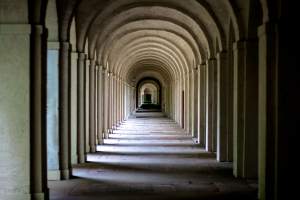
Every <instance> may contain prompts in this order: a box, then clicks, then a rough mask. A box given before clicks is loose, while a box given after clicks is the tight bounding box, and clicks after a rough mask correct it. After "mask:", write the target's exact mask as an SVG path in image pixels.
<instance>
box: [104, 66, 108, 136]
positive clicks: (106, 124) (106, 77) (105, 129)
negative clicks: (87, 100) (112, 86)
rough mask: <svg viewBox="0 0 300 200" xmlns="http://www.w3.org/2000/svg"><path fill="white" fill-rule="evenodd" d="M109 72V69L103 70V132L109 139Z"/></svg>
mask: <svg viewBox="0 0 300 200" xmlns="http://www.w3.org/2000/svg"><path fill="white" fill-rule="evenodd" d="M108 81H109V79H108V73H107V69H104V70H103V84H104V85H103V90H104V92H103V133H104V138H105V139H108V112H109V109H108V105H109V104H108V96H109V93H108Z"/></svg>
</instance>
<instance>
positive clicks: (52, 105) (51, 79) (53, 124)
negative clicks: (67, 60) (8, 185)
mask: <svg viewBox="0 0 300 200" xmlns="http://www.w3.org/2000/svg"><path fill="white" fill-rule="evenodd" d="M47 49H48V50H47V170H48V171H47V180H61V179H60V174H61V172H60V170H59V126H58V124H59V121H58V120H59V89H58V88H59V73H58V71H59V49H60V43H59V42H48V43H47ZM75 150H76V149H75ZM72 153H73V152H72Z"/></svg>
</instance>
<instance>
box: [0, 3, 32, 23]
mask: <svg viewBox="0 0 300 200" xmlns="http://www.w3.org/2000/svg"><path fill="white" fill-rule="evenodd" d="M0 23H2V24H27V23H28V1H27V0H1V1H0Z"/></svg>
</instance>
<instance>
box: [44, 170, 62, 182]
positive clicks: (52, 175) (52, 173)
mask: <svg viewBox="0 0 300 200" xmlns="http://www.w3.org/2000/svg"><path fill="white" fill-rule="evenodd" d="M60 175H61V171H60V170H48V171H47V180H48V181H60V180H61V176H60Z"/></svg>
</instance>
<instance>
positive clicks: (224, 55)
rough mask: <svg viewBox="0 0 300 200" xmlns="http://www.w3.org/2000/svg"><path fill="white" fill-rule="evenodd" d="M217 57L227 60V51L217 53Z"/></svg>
mask: <svg viewBox="0 0 300 200" xmlns="http://www.w3.org/2000/svg"><path fill="white" fill-rule="evenodd" d="M217 59H218V60H219V59H226V60H227V51H221V52H219V53H217Z"/></svg>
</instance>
